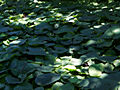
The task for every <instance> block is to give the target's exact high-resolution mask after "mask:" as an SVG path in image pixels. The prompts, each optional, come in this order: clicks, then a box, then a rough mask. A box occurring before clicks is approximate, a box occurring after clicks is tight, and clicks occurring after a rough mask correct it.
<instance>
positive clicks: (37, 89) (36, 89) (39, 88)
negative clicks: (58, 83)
mask: <svg viewBox="0 0 120 90" xmlns="http://www.w3.org/2000/svg"><path fill="white" fill-rule="evenodd" d="M35 90H44V88H43V87H37V88H35Z"/></svg>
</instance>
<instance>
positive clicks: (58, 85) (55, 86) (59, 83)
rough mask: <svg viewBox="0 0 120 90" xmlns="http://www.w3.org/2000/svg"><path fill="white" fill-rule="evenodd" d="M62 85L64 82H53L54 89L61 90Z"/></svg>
mask: <svg viewBox="0 0 120 90" xmlns="http://www.w3.org/2000/svg"><path fill="white" fill-rule="evenodd" d="M61 86H63V83H61V82H56V83H55V84H53V86H52V90H60V88H61Z"/></svg>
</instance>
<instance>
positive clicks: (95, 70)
mask: <svg viewBox="0 0 120 90" xmlns="http://www.w3.org/2000/svg"><path fill="white" fill-rule="evenodd" d="M103 70H104V66H103V64H93V65H91V66H90V67H89V74H90V76H94V77H99V76H101V74H102V71H103Z"/></svg>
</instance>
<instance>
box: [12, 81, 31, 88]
mask: <svg viewBox="0 0 120 90" xmlns="http://www.w3.org/2000/svg"><path fill="white" fill-rule="evenodd" d="M14 90H33V86H32V84H30V83H27V82H25V83H23V84H21V85H17V86H16V87H15V88H14Z"/></svg>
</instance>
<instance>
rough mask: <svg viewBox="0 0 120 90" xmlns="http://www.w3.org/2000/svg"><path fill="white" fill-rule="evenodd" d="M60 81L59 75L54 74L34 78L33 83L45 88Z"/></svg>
mask: <svg viewBox="0 0 120 90" xmlns="http://www.w3.org/2000/svg"><path fill="white" fill-rule="evenodd" d="M59 79H60V75H58V74H54V73H48V74H42V75H39V76H38V77H36V79H35V83H36V84H37V85H40V86H46V85H49V84H51V83H54V82H55V81H57V80H59Z"/></svg>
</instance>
